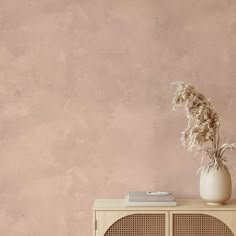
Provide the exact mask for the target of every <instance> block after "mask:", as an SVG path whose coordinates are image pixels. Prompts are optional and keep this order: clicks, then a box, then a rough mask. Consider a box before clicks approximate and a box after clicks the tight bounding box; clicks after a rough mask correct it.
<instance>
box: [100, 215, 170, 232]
mask: <svg viewBox="0 0 236 236" xmlns="http://www.w3.org/2000/svg"><path fill="white" fill-rule="evenodd" d="M96 221H97V222H96V225H97V229H96V236H168V227H169V225H168V212H151V213H150V212H145V211H144V212H135V211H127V212H123V211H122V212H114V211H110V212H109V211H106V212H96Z"/></svg>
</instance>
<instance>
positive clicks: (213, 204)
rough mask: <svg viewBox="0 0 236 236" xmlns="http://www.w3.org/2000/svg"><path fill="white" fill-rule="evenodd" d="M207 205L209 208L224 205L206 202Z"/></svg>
mask: <svg viewBox="0 0 236 236" xmlns="http://www.w3.org/2000/svg"><path fill="white" fill-rule="evenodd" d="M206 204H207V205H209V206H222V205H224V203H222V202H206Z"/></svg>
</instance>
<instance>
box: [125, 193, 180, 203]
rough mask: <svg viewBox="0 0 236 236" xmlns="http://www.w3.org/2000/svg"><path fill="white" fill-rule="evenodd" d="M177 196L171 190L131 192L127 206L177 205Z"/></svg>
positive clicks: (126, 198) (127, 198)
mask: <svg viewBox="0 0 236 236" xmlns="http://www.w3.org/2000/svg"><path fill="white" fill-rule="evenodd" d="M176 205H177V204H176V199H175V197H174V196H173V195H172V194H171V193H169V192H129V193H128V195H127V196H126V197H125V206H176Z"/></svg>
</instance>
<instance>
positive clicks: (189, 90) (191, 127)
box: [173, 82, 236, 168]
mask: <svg viewBox="0 0 236 236" xmlns="http://www.w3.org/2000/svg"><path fill="white" fill-rule="evenodd" d="M173 85H176V92H175V95H174V98H173V105H174V107H173V109H174V110H176V108H177V107H178V106H183V105H184V106H185V110H186V115H187V119H188V126H187V128H186V129H185V130H184V131H183V132H182V137H181V141H182V142H183V144H184V146H186V147H187V148H188V150H189V151H193V150H194V149H195V150H197V153H196V154H198V153H199V152H203V153H204V154H207V156H208V157H209V158H210V160H211V162H210V164H209V166H215V167H217V168H224V167H225V164H226V159H225V158H224V153H225V152H226V151H227V150H234V149H236V143H232V144H228V143H225V144H223V145H220V135H219V127H220V118H219V115H218V113H217V112H215V111H214V107H213V105H212V104H211V102H210V100H209V99H206V98H205V96H204V95H203V94H202V93H200V92H199V91H198V90H196V88H195V87H194V86H193V85H191V84H186V83H184V82H175V83H173ZM205 143H207V144H210V146H209V147H204V148H202V149H201V147H202V146H203V144H205Z"/></svg>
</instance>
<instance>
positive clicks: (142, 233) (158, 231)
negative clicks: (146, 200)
mask: <svg viewBox="0 0 236 236" xmlns="http://www.w3.org/2000/svg"><path fill="white" fill-rule="evenodd" d="M177 204H178V205H177V206H176V207H125V206H124V200H120V199H98V200H96V201H95V203H94V208H93V222H94V224H93V236H234V235H235V236H236V202H235V201H231V202H229V203H228V204H226V205H223V206H208V205H206V204H205V203H204V202H202V201H200V200H184V199H180V200H177Z"/></svg>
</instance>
